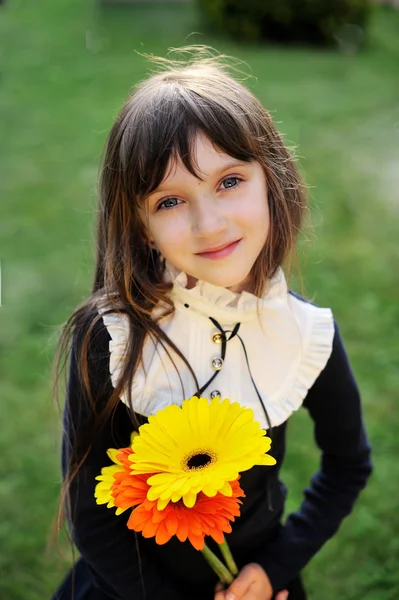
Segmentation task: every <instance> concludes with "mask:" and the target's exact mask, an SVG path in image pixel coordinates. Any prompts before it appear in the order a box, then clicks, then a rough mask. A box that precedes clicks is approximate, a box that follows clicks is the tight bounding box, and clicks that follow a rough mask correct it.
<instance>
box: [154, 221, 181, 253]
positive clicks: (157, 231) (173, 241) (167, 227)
mask: <svg viewBox="0 0 399 600" xmlns="http://www.w3.org/2000/svg"><path fill="white" fill-rule="evenodd" d="M151 231H152V237H153V239H154V242H155V245H156V246H157V248H158V249H159V250H160V251H161V252H162V254H164V255H165V251H166V252H167V253H170V252H171V251H172V252H173V251H174V250H175V249H176V250H178V249H179V248H181V247H182V246H183V245H184V244H185V242H186V239H187V236H188V230H187V224H186V223H185V222H184V220H183V219H180V218H178V217H176V216H173V215H165V218H162V219H159V220H157V222H156V223H153V224H152V227H151Z"/></svg>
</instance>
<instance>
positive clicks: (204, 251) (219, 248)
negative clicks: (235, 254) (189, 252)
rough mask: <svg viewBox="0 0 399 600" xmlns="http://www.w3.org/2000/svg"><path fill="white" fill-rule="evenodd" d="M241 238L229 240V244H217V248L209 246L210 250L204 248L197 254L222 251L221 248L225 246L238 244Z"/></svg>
mask: <svg viewBox="0 0 399 600" xmlns="http://www.w3.org/2000/svg"><path fill="white" fill-rule="evenodd" d="M239 241H240V240H235V241H234V242H229V243H228V244H223V245H221V246H215V248H209V250H202V252H197V253H196V254H210V253H213V252H220V251H221V250H224V249H225V248H228V247H229V246H232V245H233V244H237V242H239Z"/></svg>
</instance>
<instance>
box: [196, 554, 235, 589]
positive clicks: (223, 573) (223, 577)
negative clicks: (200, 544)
mask: <svg viewBox="0 0 399 600" xmlns="http://www.w3.org/2000/svg"><path fill="white" fill-rule="evenodd" d="M201 552H202V554H203V556H204V557H205V559H206V560H207V561H208V563H209V565H210V566H211V567H212V569H213V570H214V571H215V573H216V575H217V576H218V577H219V579H220V581H221V582H222V583H226V584H227V585H230V583H232V582H233V579H234V578H233V576H232V574H231V573H230V571H229V570H228V569H227V568H226V567H225V566H224V564H223V563H222V561H221V560H219V559H218V557H217V556H216V554H214V553H213V552H212V550H211V549H210V548H208V546H207V545H206V544H205V545H204V548H203V550H201Z"/></svg>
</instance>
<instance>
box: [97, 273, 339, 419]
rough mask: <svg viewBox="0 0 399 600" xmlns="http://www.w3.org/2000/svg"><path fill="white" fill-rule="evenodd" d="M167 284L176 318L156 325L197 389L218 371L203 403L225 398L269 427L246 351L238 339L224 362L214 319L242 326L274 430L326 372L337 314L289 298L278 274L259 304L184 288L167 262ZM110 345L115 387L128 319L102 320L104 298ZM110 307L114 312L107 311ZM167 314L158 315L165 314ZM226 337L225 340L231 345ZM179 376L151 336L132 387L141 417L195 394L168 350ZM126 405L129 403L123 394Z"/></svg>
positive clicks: (214, 290)
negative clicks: (168, 282)
mask: <svg viewBox="0 0 399 600" xmlns="http://www.w3.org/2000/svg"><path fill="white" fill-rule="evenodd" d="M166 277H167V279H168V280H170V281H172V282H173V289H172V291H171V297H172V299H173V301H174V305H175V313H174V314H173V315H171V316H169V317H163V318H161V320H160V321H159V326H160V327H161V328H162V329H163V331H164V332H165V333H166V334H167V335H168V337H169V338H170V339H171V340H172V341H173V342H174V343H175V344H176V346H177V347H178V348H179V349H180V350H181V352H182V353H183V355H184V356H185V357H186V359H187V360H188V361H189V363H190V365H191V366H192V368H193V370H194V373H195V374H196V376H197V379H198V383H199V386H200V388H201V387H202V386H203V385H204V384H205V383H206V382H207V381H208V380H209V379H210V378H211V377H212V375H213V374H214V373H215V371H216V370H217V371H218V374H217V376H216V377H215V379H214V380H213V381H212V383H210V384H209V385H208V386H207V387H206V389H205V390H204V392H203V393H202V396H205V397H208V398H211V397H214V396H217V395H220V396H221V397H222V399H223V398H229V399H230V400H231V401H232V402H239V403H240V404H242V405H244V406H246V407H249V408H252V410H253V411H254V414H255V418H256V420H257V421H258V422H259V423H260V424H261V426H262V427H264V428H265V429H267V428H268V424H267V421H266V417H265V413H264V410H263V408H262V405H261V403H260V400H259V397H258V395H257V393H256V391H255V388H254V386H253V383H252V381H251V377H250V374H249V371H248V366H247V362H246V359H245V355H244V350H243V347H242V345H241V343H240V340H239V339H238V337H237V336H235V337H233V338H232V339H231V340H229V341H227V345H226V355H225V359H224V361H220V350H221V344H220V336H215V334H216V333H218V329H217V328H216V327H215V325H214V324H213V323H212V322H211V320H210V319H209V317H213V318H214V319H216V321H217V322H218V323H219V324H220V325H221V326H222V328H223V329H224V330H225V331H226V330H227V331H231V330H232V329H233V327H234V325H235V324H236V323H241V325H240V328H239V331H238V335H240V336H241V338H242V341H243V343H244V344H245V348H246V351H247V355H248V362H249V365H250V369H251V373H252V377H253V380H254V382H255V384H256V387H257V389H258V391H259V394H260V396H261V398H262V400H263V403H264V405H265V406H266V409H267V412H268V415H269V418H270V422H271V425H272V426H273V427H275V426H278V425H280V424H281V423H283V422H284V421H286V420H287V418H288V417H289V416H290V415H291V414H292V413H293V412H294V411H295V410H297V409H298V408H299V407H300V406H301V405H302V403H303V400H304V398H305V397H306V395H307V392H308V390H309V388H310V387H311V386H312V385H313V383H314V382H315V380H316V379H317V377H318V375H319V374H320V372H321V371H322V370H323V369H324V367H325V366H326V364H327V361H328V359H329V357H330V355H331V352H332V343H333V337H334V321H333V315H332V312H331V310H330V309H329V308H320V307H317V306H314V305H312V304H309V303H307V302H304V301H302V300H299V299H298V298H296V297H295V296H293V295H292V294H290V293H289V291H288V287H287V282H286V279H285V275H284V271H283V269H282V268H280V269H279V270H278V271H277V273H276V275H275V276H274V277H273V279H272V280H271V281H270V282H269V286H268V289H267V290H266V292H265V293H264V295H263V297H262V298H258V297H256V296H254V295H253V294H251V293H248V292H241V293H235V292H232V291H230V290H228V289H227V288H224V287H219V286H216V285H213V284H211V283H207V282H205V281H197V283H196V285H195V287H194V288H192V289H187V287H186V286H187V275H186V274H185V273H184V272H182V271H177V270H176V269H174V268H173V267H172V266H171V265H170V264H168V263H167V272H166ZM97 308H98V311H99V313H100V314H102V318H103V321H104V324H105V326H106V327H107V329H108V332H109V334H110V337H111V340H110V344H109V350H110V374H111V380H112V384H113V386H114V387H116V385H117V382H118V378H119V376H120V373H121V369H122V368H123V361H124V359H125V347H126V341H127V338H128V334H129V322H128V319H127V317H126V315H118V314H116V313H112V314H107V315H105V314H103V313H104V311H105V310H106V309H107V304H106V302H105V297H104V298H103V300H100V301H99V303H98V305H97ZM108 308H109V307H108ZM158 311H162V307H160V308H157V309H156V311H154V315H155V314H162V312H158ZM228 337H229V334H228V335H227V338H228ZM168 350H169V352H170V353H171V355H172V357H173V360H174V362H175V364H176V365H177V367H178V369H179V374H180V378H181V381H182V383H183V387H184V391H183V390H182V387H181V381H180V378H179V374H178V373H177V372H176V370H175V368H174V366H173V365H172V363H171V361H170V359H169V358H168V356H167V355H166V353H165V351H164V350H163V349H162V348H159V347H157V348H156V347H155V345H154V342H153V341H152V340H150V339H149V338H148V337H147V339H146V340H145V343H144V348H143V364H140V365H139V367H138V369H137V371H136V373H135V376H134V380H133V385H132V401H133V408H134V410H135V411H136V412H137V413H140V414H142V415H144V416H147V417H148V416H149V415H152V414H155V413H156V412H157V411H158V410H159V409H161V408H164V407H165V406H168V405H170V404H179V405H180V404H181V403H182V401H183V399H184V398H190V397H191V396H192V395H193V394H194V393H195V392H196V389H197V388H196V385H195V382H194V380H193V377H192V375H191V374H190V372H189V370H188V368H187V366H186V365H185V363H184V362H183V361H182V360H181V358H180V357H179V356H178V355H177V354H176V353H175V352H174V351H173V350H172V349H171V348H168ZM121 400H122V401H123V402H125V403H127V392H126V391H125V392H124V393H123V394H122V396H121Z"/></svg>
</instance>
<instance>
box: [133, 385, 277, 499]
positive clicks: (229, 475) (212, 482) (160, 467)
mask: <svg viewBox="0 0 399 600" xmlns="http://www.w3.org/2000/svg"><path fill="white" fill-rule="evenodd" d="M139 433H140V435H138V436H136V437H135V438H134V440H133V443H132V448H133V451H134V452H133V454H132V455H130V456H129V460H130V461H131V462H132V471H131V472H132V474H136V475H138V474H140V473H155V475H153V476H152V477H149V479H148V480H147V483H148V484H149V485H150V486H151V487H150V489H149V491H148V494H147V498H148V499H149V500H158V510H163V509H164V508H165V506H166V505H167V504H168V502H169V501H172V502H178V501H179V500H180V499H183V502H184V504H185V505H186V506H187V507H189V508H191V507H192V506H194V504H195V501H196V498H197V494H198V493H199V492H203V493H204V494H205V495H206V496H210V497H212V496H215V495H216V494H217V492H220V493H221V494H224V495H225V496H231V495H232V489H231V486H230V484H229V481H234V480H235V479H237V477H238V474H239V473H240V472H242V471H247V470H248V469H251V468H252V467H253V466H254V465H275V464H276V460H275V459H274V458H273V457H271V456H270V455H268V454H266V453H267V452H268V451H269V450H270V446H271V440H270V438H269V437H266V431H264V430H263V429H261V428H260V425H259V423H257V422H256V421H254V414H253V411H252V410H251V409H249V408H244V407H243V406H240V404H238V403H237V402H233V403H231V402H230V401H229V400H228V399H225V400H223V401H220V398H218V397H216V398H214V399H213V400H212V401H211V402H208V399H207V398H197V397H196V396H193V397H192V398H190V399H189V400H185V401H184V402H183V405H182V406H181V407H179V406H176V405H172V406H167V407H166V408H164V409H163V410H160V411H159V412H158V413H157V414H156V415H154V416H151V417H149V419H148V424H145V425H142V426H141V427H140V429H139Z"/></svg>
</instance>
